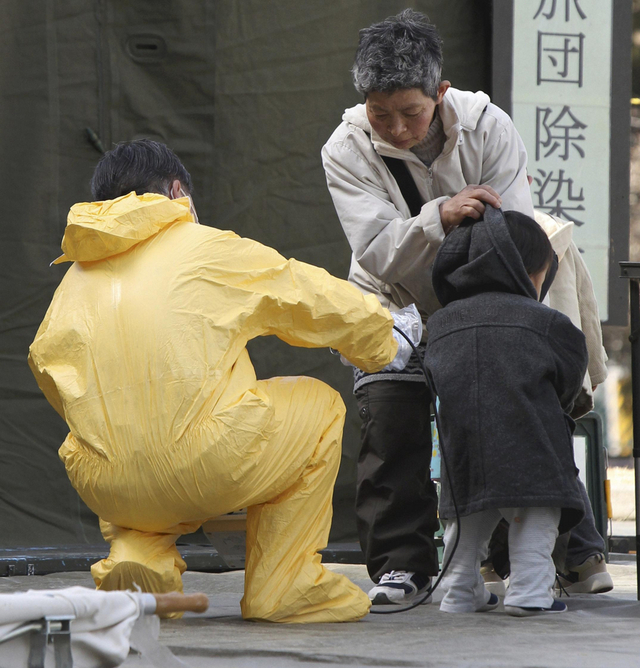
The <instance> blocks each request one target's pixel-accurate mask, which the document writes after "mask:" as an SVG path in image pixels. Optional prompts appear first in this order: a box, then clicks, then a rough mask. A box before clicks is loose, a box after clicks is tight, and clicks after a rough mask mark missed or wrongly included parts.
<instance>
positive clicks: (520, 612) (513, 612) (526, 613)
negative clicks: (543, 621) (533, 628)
mask: <svg viewBox="0 0 640 668" xmlns="http://www.w3.org/2000/svg"><path fill="white" fill-rule="evenodd" d="M567 610H568V608H565V609H564V610H525V609H524V608H517V607H516V606H513V605H505V606H504V611H505V612H506V613H507V614H508V615H510V616H511V617H536V616H539V615H558V614H560V613H562V612H567Z"/></svg>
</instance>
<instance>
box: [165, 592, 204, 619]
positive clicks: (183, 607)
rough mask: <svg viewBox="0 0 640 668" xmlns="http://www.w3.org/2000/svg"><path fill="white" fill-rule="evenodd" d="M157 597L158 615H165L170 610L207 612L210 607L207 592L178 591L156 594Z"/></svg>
mask: <svg viewBox="0 0 640 668" xmlns="http://www.w3.org/2000/svg"><path fill="white" fill-rule="evenodd" d="M154 597H155V599H156V615H165V614H167V613H169V612H186V611H188V612H205V611H206V610H207V608H208V607H209V599H208V598H207V595H206V594H179V593H178V592H177V591H174V592H171V593H169V594H154Z"/></svg>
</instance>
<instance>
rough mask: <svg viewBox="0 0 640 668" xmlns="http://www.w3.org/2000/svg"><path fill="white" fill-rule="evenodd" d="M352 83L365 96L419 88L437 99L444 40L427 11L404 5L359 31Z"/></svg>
mask: <svg viewBox="0 0 640 668" xmlns="http://www.w3.org/2000/svg"><path fill="white" fill-rule="evenodd" d="M351 73H352V75H353V84H354V86H355V87H356V90H357V91H358V92H359V93H362V94H363V95H364V96H365V97H366V96H367V94H368V93H371V92H373V91H379V92H385V93H392V92H394V91H396V90H399V89H402V88H420V89H421V90H422V92H423V93H424V94H425V95H428V96H429V97H431V98H433V99H435V98H436V97H437V95H438V86H439V85H440V77H441V75H442V40H441V39H440V35H438V31H437V30H436V27H435V26H434V25H433V24H431V23H429V19H428V17H427V16H425V15H424V14H421V13H420V12H416V11H414V10H413V9H405V10H404V11H402V12H400V14H398V15H397V16H391V17H389V18H388V19H385V20H384V21H381V22H380V23H374V24H373V25H372V26H369V27H368V28H363V29H362V30H361V31H360V42H359V44H358V50H357V51H356V60H355V63H354V64H353V68H352V70H351Z"/></svg>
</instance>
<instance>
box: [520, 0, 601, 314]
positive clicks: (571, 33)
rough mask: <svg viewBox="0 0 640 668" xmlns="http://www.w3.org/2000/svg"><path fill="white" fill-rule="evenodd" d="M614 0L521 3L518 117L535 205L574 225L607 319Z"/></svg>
mask: <svg viewBox="0 0 640 668" xmlns="http://www.w3.org/2000/svg"><path fill="white" fill-rule="evenodd" d="M612 5H613V1H612V0H515V3H514V15H513V45H514V49H513V88H512V102H513V109H512V113H513V120H514V122H515V125H516V127H517V129H518V131H519V132H520V135H521V136H522V139H523V141H524V143H525V146H526V148H527V153H528V155H529V163H528V164H529V167H528V171H529V175H530V176H531V177H532V178H533V183H532V186H531V192H532V195H533V205H534V207H535V208H536V209H540V210H542V211H545V212H547V213H550V214H553V215H555V216H558V217H560V218H563V219H565V220H570V221H573V222H574V223H575V228H574V241H575V242H576V244H577V246H578V248H579V249H580V250H581V252H582V253H583V258H584V260H585V262H586V263H587V266H588V267H589V271H590V272H591V276H592V278H593V283H594V288H595V291H596V296H597V299H598V306H599V309H600V317H601V318H602V319H603V320H606V319H607V317H608V316H607V295H608V277H609V272H608V262H609V238H610V237H609V224H610V221H609V151H610V144H609V139H610V104H611V97H610V95H611V26H612Z"/></svg>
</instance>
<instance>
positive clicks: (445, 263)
mask: <svg viewBox="0 0 640 668" xmlns="http://www.w3.org/2000/svg"><path fill="white" fill-rule="evenodd" d="M432 281H433V288H434V291H435V293H436V296H437V297H438V300H439V301H440V303H441V304H442V305H443V306H446V305H447V304H449V303H450V302H453V301H455V300H457V299H465V298H466V297H472V296H473V295H476V294H478V293H481V292H508V293H511V294H516V295H523V296H525V297H531V298H532V299H535V300H536V301H537V300H538V294H537V292H536V289H535V288H534V286H533V283H532V282H531V280H530V279H529V276H528V274H527V271H526V269H525V267H524V264H523V262H522V258H521V257H520V253H519V252H518V249H517V248H516V246H515V244H514V243H513V240H512V239H511V235H510V234H509V229H508V228H507V224H506V222H505V220H504V217H503V215H502V211H501V210H500V209H494V208H493V207H492V206H490V205H489V204H487V205H486V208H485V212H484V216H483V218H482V219H480V220H479V221H478V222H463V223H462V224H461V225H460V226H458V227H457V228H456V229H454V230H453V231H452V232H451V233H450V234H449V235H448V236H447V237H446V238H445V240H444V242H443V243H442V246H441V247H440V250H439V251H438V254H437V255H436V259H435V261H434V263H433V274H432Z"/></svg>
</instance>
